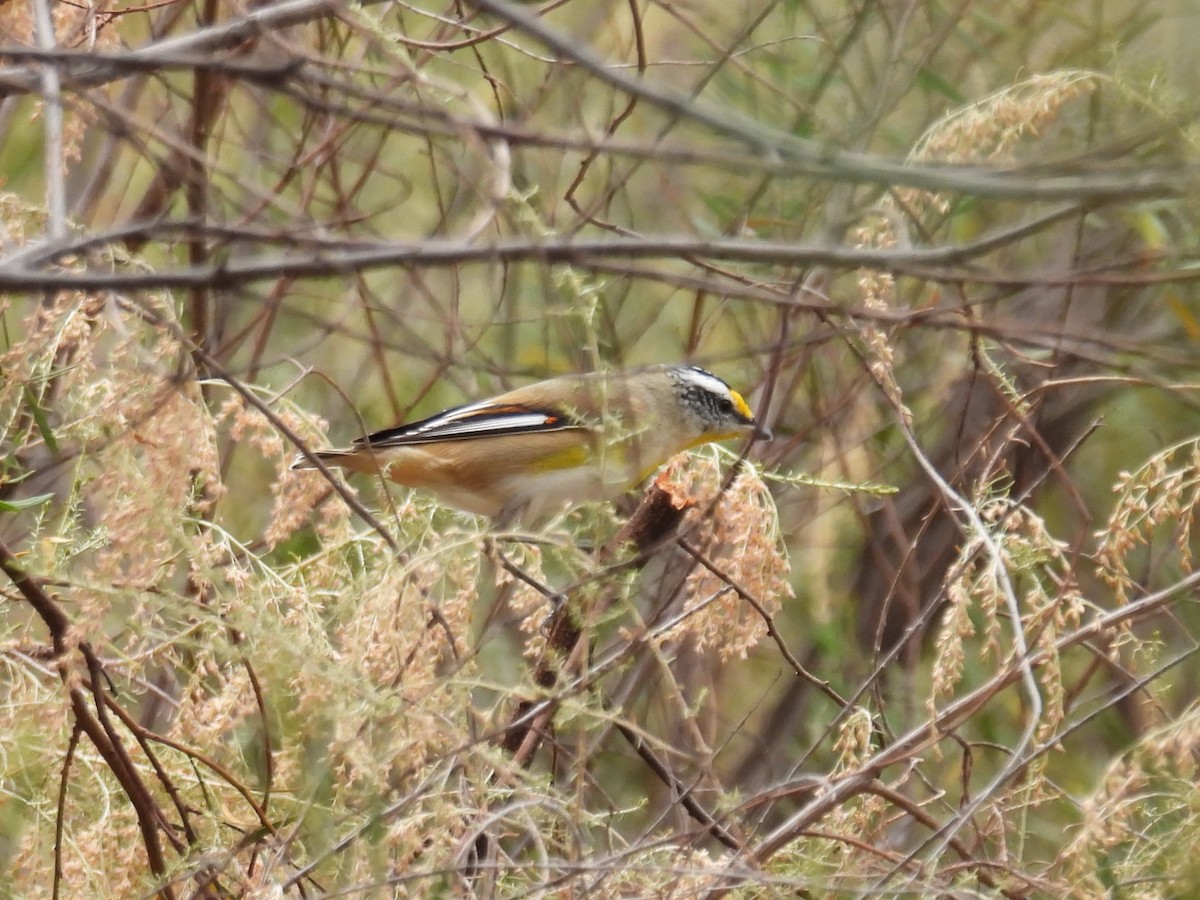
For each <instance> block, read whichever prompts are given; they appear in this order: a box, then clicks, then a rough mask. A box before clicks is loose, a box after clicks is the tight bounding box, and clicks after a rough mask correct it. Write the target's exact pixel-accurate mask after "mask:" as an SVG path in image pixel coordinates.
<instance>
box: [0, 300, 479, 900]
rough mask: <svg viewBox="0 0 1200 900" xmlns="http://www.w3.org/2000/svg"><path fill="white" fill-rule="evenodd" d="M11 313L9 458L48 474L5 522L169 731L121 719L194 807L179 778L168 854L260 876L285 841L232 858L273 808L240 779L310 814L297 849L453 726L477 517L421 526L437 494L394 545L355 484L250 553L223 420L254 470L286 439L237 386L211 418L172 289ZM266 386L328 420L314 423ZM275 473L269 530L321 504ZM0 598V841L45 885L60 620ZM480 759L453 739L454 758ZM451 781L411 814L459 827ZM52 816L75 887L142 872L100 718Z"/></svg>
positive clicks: (49, 865)
mask: <svg viewBox="0 0 1200 900" xmlns="http://www.w3.org/2000/svg"><path fill="white" fill-rule="evenodd" d="M16 312H17V310H15V309H14V308H13V305H11V304H10V305H9V306H8V307H7V308H6V310H5V313H4V314H5V316H6V317H7V322H8V327H9V332H10V334H12V335H15V336H16V337H17V338H18V340H16V341H15V342H14V343H13V345H12V346H11V347H10V348H9V349H8V350H7V351H6V352H4V353H3V354H2V355H0V370H2V371H3V372H4V378H3V379H2V380H0V427H2V429H3V432H2V433H3V438H4V441H5V442H6V447H7V448H9V449H10V450H11V452H10V454H9V455H8V457H7V459H6V463H7V468H6V471H5V475H6V477H8V478H13V477H16V476H21V475H29V476H30V477H34V478H36V479H37V481H36V488H32V489H31V492H32V491H33V490H36V491H40V492H48V493H51V494H53V499H52V500H50V501H48V502H46V503H45V504H43V505H42V506H41V507H38V508H36V509H34V510H30V511H28V512H24V513H20V514H19V516H20V518H19V519H16V518H15V517H14V516H13V515H12V514H10V515H9V517H8V518H7V520H6V527H9V528H10V530H11V529H14V528H17V527H18V522H19V523H20V526H21V527H24V528H26V529H27V530H28V533H29V536H28V537H27V538H26V539H25V540H24V541H23V546H24V547H27V548H28V549H27V550H26V551H25V552H24V554H23V556H22V565H23V566H24V567H26V569H27V571H29V572H30V573H31V574H32V575H34V576H35V577H37V578H38V579H39V580H40V581H42V582H44V583H46V584H48V585H54V586H55V587H54V600H55V602H57V603H58V604H59V605H60V606H61V608H62V610H63V612H64V614H65V615H66V616H67V617H68V618H69V620H70V623H71V633H72V636H73V639H74V640H75V641H87V642H88V644H89V645H90V646H91V647H92V648H93V649H94V651H95V652H96V653H97V654H98V656H99V658H100V659H102V660H103V665H104V669H105V674H106V676H107V678H108V679H111V681H112V684H113V685H114V686H115V690H114V691H111V692H108V691H107V686H106V688H105V689H106V692H107V693H109V696H110V698H111V700H112V703H113V704H115V705H117V706H120V707H121V708H122V709H123V710H125V711H126V712H127V713H128V715H129V716H130V717H131V718H132V719H133V720H134V721H137V720H139V718H142V719H143V724H144V725H145V726H146V727H149V728H151V729H152V730H155V731H158V732H161V733H162V734H163V735H164V737H165V738H167V739H169V740H170V741H171V743H170V744H169V745H168V744H163V743H158V742H157V741H156V740H150V741H148V742H147V743H146V744H145V745H144V746H143V745H141V744H139V743H138V742H137V741H136V740H135V739H134V737H133V734H132V733H131V731H130V730H128V729H127V728H124V727H122V726H120V725H119V723H118V725H117V731H118V734H119V739H120V740H121V742H122V743H123V745H124V747H125V749H126V751H127V752H128V753H129V755H130V758H131V760H132V761H133V764H134V766H135V767H137V770H138V771H139V772H140V773H141V777H142V778H143V779H144V781H145V782H146V783H147V785H148V786H149V789H150V791H151V796H152V798H153V800H154V802H157V803H159V804H161V806H162V809H163V811H164V813H163V814H164V816H165V817H166V819H167V820H170V821H171V822H172V824H171V825H170V826H169V827H170V828H171V829H174V830H175V831H178V830H179V826H178V825H177V824H175V823H176V821H177V820H178V818H179V813H178V812H177V811H176V806H175V804H176V803H178V804H179V805H180V807H181V808H183V809H186V810H187V811H188V812H187V819H188V823H189V828H190V829H191V834H192V835H193V837H192V838H191V845H190V847H189V846H188V845H187V844H181V845H179V847H177V850H176V853H177V855H175V856H173V857H172V858H173V859H175V860H176V861H178V862H180V863H181V864H186V865H190V863H183V858H184V857H185V856H187V854H189V853H193V852H194V853H200V852H203V851H204V849H205V848H216V849H217V850H218V851H219V853H220V854H221V859H222V863H221V864H222V865H223V866H226V869H225V872H226V875H227V876H228V877H231V878H236V877H239V876H237V875H235V874H234V873H237V872H241V873H242V874H243V875H246V877H247V878H248V879H249V878H250V875H249V869H243V868H242V865H243V863H245V864H247V865H250V864H253V865H254V866H255V868H254V872H253V879H251V880H261V879H262V877H263V867H264V866H266V868H268V869H270V867H271V865H273V864H278V865H281V866H282V863H280V862H279V861H278V860H276V861H274V862H271V861H270V860H267V861H265V862H264V861H263V860H262V858H261V857H259V858H258V861H257V862H255V861H254V859H252V857H251V856H250V855H249V854H247V856H246V857H245V859H244V860H243V859H237V858H229V857H228V854H229V853H230V852H231V851H230V848H231V847H232V846H233V845H234V844H235V843H236V841H232V842H231V840H230V835H236V834H246V833H250V832H252V831H254V830H255V829H259V828H261V827H262V823H261V821H260V820H259V817H258V815H257V813H256V812H255V811H254V809H253V808H252V806H251V805H250V803H249V801H248V799H247V798H258V802H263V803H268V802H269V810H268V815H269V817H270V819H271V820H272V821H275V822H284V821H288V822H294V823H296V824H295V831H294V833H293V836H292V840H294V841H295V847H296V848H297V849H296V850H295V852H293V853H292V854H291V855H290V858H291V859H293V860H294V859H296V858H297V857H298V856H300V855H302V852H301V850H300V849H298V848H300V847H302V846H304V845H305V844H306V842H309V841H311V842H312V846H313V847H321V846H323V845H324V843H323V842H326V841H327V838H328V830H329V828H330V823H329V821H328V820H326V819H325V818H324V817H325V816H327V815H328V814H329V812H330V811H331V810H332V809H333V808H334V807H335V806H336V807H337V808H338V809H340V810H341V811H342V812H341V813H340V815H341V816H345V815H346V814H347V812H348V811H351V810H363V809H368V808H370V807H371V806H372V804H375V805H378V804H379V803H380V802H384V801H385V800H386V799H387V798H391V797H395V796H396V794H397V792H403V791H404V790H406V789H410V788H411V786H412V785H413V784H414V783H415V782H416V781H419V780H420V779H422V778H424V777H426V776H427V773H428V772H429V771H430V769H431V767H435V766H436V765H437V764H438V761H439V760H440V759H441V757H442V755H443V754H445V753H446V751H447V750H448V749H450V748H453V747H458V746H460V745H461V743H462V740H463V735H464V734H466V733H468V732H469V726H468V724H467V720H468V718H469V715H470V712H469V711H470V696H469V685H470V684H471V683H472V678H473V675H472V669H471V666H472V660H471V645H470V634H471V625H470V617H471V603H472V600H473V599H474V597H475V594H476V585H475V581H476V578H477V576H478V572H477V565H478V559H479V548H478V544H477V539H474V538H471V539H468V538H464V539H463V540H461V541H453V540H446V539H445V536H444V535H433V534H431V533H429V532H428V529H427V522H428V517H427V516H408V517H402V518H401V520H400V525H401V527H402V535H401V538H402V542H403V544H404V548H405V551H406V552H405V553H404V554H403V558H398V557H397V555H396V553H395V552H394V551H393V550H392V548H391V547H390V546H389V545H388V544H387V543H386V542H385V541H384V540H383V539H382V538H381V537H380V536H379V535H377V534H374V533H370V532H368V533H352V532H351V531H350V520H349V517H348V515H347V514H346V513H345V511H344V504H340V503H330V504H325V507H328V508H329V509H330V510H333V511H335V512H333V513H330V514H329V517H328V518H326V519H325V520H324V521H323V522H318V525H317V532H318V540H319V541H321V542H322V543H321V546H320V549H319V551H318V552H316V553H314V554H312V555H311V556H310V557H308V558H306V559H304V560H303V561H302V562H293V563H288V562H287V561H281V560H279V559H271V558H269V557H265V556H260V555H257V552H258V551H252V550H251V549H250V545H251V544H252V543H253V538H255V537H256V535H255V534H254V533H253V532H250V533H248V534H247V535H246V536H245V537H243V538H239V537H238V536H237V531H238V530H239V528H240V527H241V526H242V524H243V523H244V520H245V514H244V506H245V504H246V501H245V496H246V494H245V492H244V488H243V491H242V492H241V493H239V492H238V491H231V492H230V493H229V494H228V495H226V493H225V482H223V480H222V478H223V474H222V471H221V467H220V466H219V465H218V433H219V431H220V430H221V429H224V430H225V432H226V434H228V435H229V436H230V437H231V438H233V440H234V443H232V444H228V445H227V446H231V447H233V446H237V448H238V451H237V452H238V453H239V454H240V455H241V456H242V457H243V463H244V465H239V466H235V467H234V469H235V471H234V472H232V473H231V475H232V476H233V477H241V476H242V475H247V476H248V477H250V478H251V482H250V483H252V484H257V485H265V484H268V483H270V472H271V471H272V470H274V469H280V468H285V467H286V460H287V457H288V456H290V453H289V451H288V450H287V448H285V447H284V446H283V444H282V443H281V442H280V441H279V439H278V438H277V436H276V435H275V434H274V433H273V432H272V430H271V428H270V427H269V426H268V425H267V424H265V423H266V420H265V418H263V416H262V415H261V414H260V413H259V412H257V411H256V410H254V409H252V408H250V407H248V406H247V405H246V404H245V403H243V402H242V401H241V400H240V399H239V400H234V401H230V402H228V403H226V404H225V407H224V409H223V411H222V414H221V416H220V419H219V421H218V420H217V419H215V418H214V417H213V416H211V415H210V413H209V412H208V409H207V406H206V403H205V402H204V398H203V397H202V396H201V393H200V390H199V388H198V386H197V383H196V381H195V379H194V377H191V369H190V355H189V353H188V352H187V350H186V348H185V347H184V346H183V345H182V344H181V342H180V341H179V339H178V337H177V336H178V334H179V328H178V326H177V324H176V320H175V318H174V314H173V310H172V307H171V305H170V303H168V302H167V298H165V297H157V296H154V295H142V296H139V297H136V298H118V297H116V296H112V295H89V294H80V293H72V292H62V293H60V294H58V295H57V296H56V297H55V298H54V301H53V302H47V303H39V302H36V301H30V302H28V304H27V308H26V309H24V310H21V312H22V313H23V315H22V316H20V317H18V316H17V315H16ZM214 389H217V388H215V386H214ZM275 405H276V407H277V408H278V410H279V414H280V415H281V416H283V418H284V419H285V421H287V422H288V423H289V424H290V425H291V426H292V427H293V428H294V429H296V430H297V431H298V432H299V433H300V434H302V435H304V436H305V437H306V438H311V439H313V440H315V441H318V440H320V431H321V429H320V427H319V423H316V422H313V421H310V420H307V419H303V418H301V417H299V416H298V415H297V414H296V413H295V412H294V411H293V410H289V409H288V408H287V407H286V406H285V405H282V404H281V403H280V402H279V401H278V400H276V401H275ZM247 450H253V451H254V453H247V452H246V451H247ZM307 481H311V479H307ZM318 481H319V480H318ZM244 483H245V482H243V484H244ZM286 484H287V483H286V482H284V485H285V486H284V487H282V488H278V489H277V490H276V491H275V500H276V503H275V510H274V512H273V514H272V519H271V523H270V525H269V528H268V530H269V532H270V533H271V534H272V536H273V540H274V541H279V540H283V539H284V538H286V537H287V536H288V535H289V534H291V533H292V532H293V531H294V530H295V528H296V527H297V526H298V524H299V517H298V515H297V510H302V511H303V512H304V513H310V512H311V502H310V501H308V500H307V499H306V498H304V497H298V496H297V495H296V494H294V493H288V489H287V487H286ZM15 496H16V497H18V498H19V496H20V495H19V494H18V495H15ZM234 498H236V500H237V502H233V501H234ZM10 533H11V531H10ZM0 613H2V616H0V635H2V637H0V640H2V645H0V646H2V648H3V650H4V651H5V652H4V653H2V654H0V661H2V665H3V676H2V677H3V694H2V697H3V701H2V702H0V733H2V734H4V735H5V741H4V745H5V751H4V755H5V762H6V766H5V775H6V779H17V781H6V784H10V783H11V784H14V785H15V784H16V783H17V782H19V783H20V793H21V796H22V797H23V799H22V800H21V802H20V803H19V804H17V805H16V806H14V807H13V809H14V812H13V813H12V815H13V816H14V817H15V818H13V819H11V820H10V821H12V822H14V823H15V828H16V830H15V832H13V833H14V834H15V835H17V836H18V837H17V839H16V840H15V841H14V847H13V849H12V851H11V852H10V854H9V856H8V865H9V870H10V871H12V872H16V873H19V879H18V881H17V882H15V883H13V884H10V885H8V886H7V888H8V889H11V890H12V891H13V895H14V896H37V895H39V893H40V892H42V891H43V889H44V888H45V887H46V886H47V885H49V884H51V883H52V881H53V867H54V860H55V851H54V846H55V835H56V822H58V821H59V820H60V816H59V814H58V811H57V808H56V804H57V800H56V798H57V797H58V794H59V779H60V777H61V773H62V766H63V759H64V754H65V752H66V748H67V747H68V746H70V745H71V744H72V739H71V730H72V728H71V725H72V716H71V713H70V709H69V707H68V706H67V704H66V703H64V695H63V686H62V683H61V682H60V680H59V678H58V675H57V672H56V671H55V668H54V665H55V664H53V663H47V662H45V661H44V660H43V659H42V657H41V656H40V653H41V652H42V650H43V648H44V646H45V642H46V631H45V628H44V627H43V626H41V625H40V624H39V623H38V622H37V620H36V619H35V618H33V617H31V616H30V615H29V614H28V609H27V608H26V606H25V605H24V604H21V603H6V604H3V606H2V607H0ZM72 659H76V657H75V656H72ZM71 664H72V665H74V666H75V668H74V669H73V670H72V674H71V678H70V683H71V684H76V685H78V684H82V683H83V681H84V678H85V674H86V673H83V672H81V671H80V670H79V663H78V662H77V661H76V662H73V663H71ZM152 707H158V711H156V712H154V713H151V708H152ZM110 715H113V716H115V713H110ZM151 753H152V754H153V755H154V761H153V763H152V762H151V759H150V754H151ZM481 755H486V754H481ZM471 758H472V757H471V754H469V753H465V754H461V755H460V756H459V757H458V765H459V767H460V768H459V770H460V771H465V770H466V769H467V768H469V767H470V766H471ZM268 759H269V764H268V762H267V760H268ZM167 784H169V785H170V787H171V793H170V794H168V792H167V790H166V787H165V785H167ZM263 798H269V800H267V799H263ZM460 804H461V799H460V798H459V797H457V796H456V795H455V793H454V792H453V791H449V792H445V793H443V792H437V791H431V792H430V793H429V794H428V795H427V796H425V797H423V798H422V803H421V805H420V809H419V810H417V811H415V812H414V814H419V815H421V816H422V817H424V818H425V820H426V821H427V822H429V823H430V827H431V828H433V829H434V830H437V829H438V828H443V829H444V828H446V827H448V826H449V824H451V823H454V824H456V825H458V824H460V823H461V810H460ZM346 825H347V823H346V822H345V821H344V820H342V819H339V820H338V821H336V822H335V823H333V827H343V826H346ZM61 826H62V831H61V833H62V839H63V844H62V846H63V850H62V870H63V872H64V874H65V875H66V876H68V877H69V878H70V879H71V880H70V884H71V885H72V892H73V893H74V895H77V896H140V895H142V894H144V893H146V892H147V890H148V886H149V885H150V884H151V883H152V878H151V876H150V873H149V869H148V866H147V855H146V849H145V844H144V841H143V839H142V834H141V832H140V831H139V826H138V822H137V818H136V816H135V815H134V813H133V807H132V806H131V804H130V800H129V798H128V797H127V796H126V794H125V793H124V791H123V790H122V788H121V786H120V785H119V784H118V783H117V780H116V779H115V778H114V777H113V773H112V769H111V768H110V765H109V762H108V761H107V760H106V759H105V758H103V757H102V756H101V755H100V754H99V753H98V752H97V751H96V749H95V747H94V746H93V744H92V743H90V742H89V741H88V740H86V739H85V740H83V741H80V742H79V744H78V746H77V747H75V750H74V754H73V758H72V763H71V768H70V773H69V777H68V779H67V782H66V784H65V794H64V806H63V812H62V815H61ZM173 833H174V832H173ZM180 833H182V832H180ZM397 834H398V835H401V836H403V835H404V834H405V832H403V831H398V832H397ZM164 842H166V840H165V839H164ZM166 843H167V848H168V851H170V849H171V842H166ZM356 850H361V851H362V852H361V853H350V854H347V855H346V856H345V857H344V858H343V859H342V860H340V863H341V864H343V865H344V866H345V867H346V871H347V872H348V873H350V876H351V877H359V878H362V879H367V878H369V877H371V875H372V873H373V872H374V867H375V866H376V863H375V862H373V861H372V860H374V859H376V854H377V853H378V852H380V851H379V850H378V848H376V847H374V845H370V844H368V843H363V844H361V845H359V846H358V847H356ZM420 850H421V846H420V845H419V844H418V845H416V846H414V845H412V844H404V845H399V844H397V845H393V847H392V849H391V851H384V852H385V853H386V852H393V851H394V853H395V854H397V855H399V856H402V857H403V856H406V855H409V854H412V853H414V852H419V851H420ZM234 857H236V853H235V854H234ZM282 858H283V857H281V859H282ZM360 866H361V869H359V868H358V867H360ZM355 873H357V874H355ZM285 874H288V870H287V869H286V867H284V868H280V869H278V870H276V871H274V875H277V876H282V875H285ZM269 881H270V879H269V878H268V879H267V882H269ZM267 882H263V883H267Z"/></svg>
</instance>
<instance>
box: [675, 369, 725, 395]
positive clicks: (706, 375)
mask: <svg viewBox="0 0 1200 900" xmlns="http://www.w3.org/2000/svg"><path fill="white" fill-rule="evenodd" d="M683 377H684V378H685V379H687V380H688V381H690V382H691V383H692V384H694V385H696V386H697V387H699V388H701V389H703V390H706V391H709V392H710V393H713V394H719V395H721V396H722V397H728V396H729V385H727V384H726V383H725V382H724V381H722V380H721V379H720V378H718V377H717V376H716V375H713V374H712V373H711V372H705V371H704V370H703V369H684V370H683Z"/></svg>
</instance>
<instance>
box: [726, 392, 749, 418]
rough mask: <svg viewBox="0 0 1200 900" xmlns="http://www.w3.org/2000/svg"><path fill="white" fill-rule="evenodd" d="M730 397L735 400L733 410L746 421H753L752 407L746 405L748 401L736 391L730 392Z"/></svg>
mask: <svg viewBox="0 0 1200 900" xmlns="http://www.w3.org/2000/svg"><path fill="white" fill-rule="evenodd" d="M729 396H730V397H732V398H733V408H734V409H736V410H737V413H738V415H739V416H742V417H743V418H746V419H753V418H754V413H752V412H750V405H749V404H748V403H746V399H745V398H744V397H743V396H742V395H741V394H739V393H738V392H737V391H735V390H730V391H729Z"/></svg>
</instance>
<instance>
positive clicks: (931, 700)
mask: <svg viewBox="0 0 1200 900" xmlns="http://www.w3.org/2000/svg"><path fill="white" fill-rule="evenodd" d="M981 512H982V519H983V521H984V522H985V523H987V525H988V527H989V529H991V538H992V541H993V542H994V544H995V545H996V546H997V547H998V548H999V551H1000V559H999V560H995V559H992V558H991V557H990V556H989V555H988V552H987V549H986V548H985V547H984V545H983V541H982V540H981V539H979V538H976V539H975V540H972V541H967V542H966V543H964V545H963V547H962V548H961V549H960V551H959V558H958V561H957V562H956V563H955V564H954V565H953V566H951V568H950V569H949V571H948V573H947V584H946V597H947V608H946V611H945V614H944V617H943V620H942V624H941V627H940V629H939V630H938V634H937V637H936V638H935V640H934V649H935V654H936V655H935V659H934V665H933V675H932V687H931V691H930V696H929V697H928V699H927V701H926V703H927V708H928V710H929V713H930V715H931V716H932V715H934V713H935V710H936V701H937V698H938V697H940V696H945V695H948V694H950V693H952V692H953V690H954V689H955V688H956V687H957V686H958V684H959V683H960V682H961V681H962V678H963V671H964V666H965V665H966V660H967V657H968V654H969V653H976V654H977V655H978V658H979V659H981V660H982V659H983V658H984V657H986V656H987V655H989V654H990V655H992V656H993V657H994V658H995V660H996V662H997V663H998V664H1001V665H1005V666H1009V665H1013V664H1014V663H1015V661H1014V660H1013V659H1012V658H1011V654H1008V655H1006V654H1005V651H1004V650H1003V647H1004V642H1003V641H1002V638H1001V634H1002V629H1003V626H1002V620H1003V618H1004V617H1005V616H1006V614H1007V608H1006V604H1005V601H1004V596H1003V591H1004V588H1003V586H1002V585H1001V583H1000V580H999V572H998V569H997V566H1003V567H1004V569H1005V570H1006V571H1008V572H1009V573H1010V575H1012V576H1013V577H1014V578H1015V579H1016V580H1015V583H1014V585H1013V586H1014V588H1015V589H1016V590H1017V591H1018V592H1019V606H1020V609H1021V620H1020V622H1019V623H1016V624H1015V625H1013V623H1010V625H1009V627H1018V628H1020V629H1021V631H1022V634H1023V635H1024V636H1025V640H1026V643H1027V645H1028V648H1029V652H1030V653H1031V654H1033V653H1038V652H1039V651H1040V652H1041V654H1042V657H1041V659H1042V661H1041V665H1040V666H1039V667H1038V668H1037V669H1036V674H1037V678H1038V682H1039V685H1040V687H1041V690H1042V699H1043V704H1044V705H1043V711H1042V719H1041V721H1040V722H1039V730H1038V736H1039V738H1041V739H1046V738H1048V737H1049V736H1050V735H1051V734H1052V733H1053V732H1054V731H1055V730H1056V729H1057V728H1058V726H1059V725H1060V724H1061V723H1062V719H1063V715H1064V708H1063V702H1064V674H1063V671H1062V665H1061V661H1060V659H1059V654H1058V652H1057V649H1056V643H1057V640H1058V638H1059V637H1061V636H1062V635H1064V634H1066V633H1068V632H1069V631H1071V630H1073V629H1075V628H1077V627H1078V626H1079V624H1080V622H1081V621H1082V618H1083V614H1084V612H1085V611H1086V610H1087V608H1088V604H1087V603H1086V601H1085V600H1084V598H1083V595H1082V593H1081V592H1080V590H1079V588H1078V585H1077V584H1076V580H1075V575H1074V571H1073V567H1072V564H1071V560H1070V559H1069V557H1068V548H1067V546H1066V544H1064V543H1063V542H1062V541H1059V540H1057V539H1055V538H1054V537H1053V536H1052V535H1051V534H1050V532H1049V530H1048V529H1047V527H1046V523H1045V521H1044V520H1043V519H1041V518H1040V517H1039V516H1037V515H1036V514H1035V513H1033V512H1032V511H1031V510H1030V509H1028V508H1026V507H1023V506H1019V505H1016V504H1013V503H1010V502H1008V501H1005V500H991V501H987V502H985V503H983V504H982V508H981ZM973 612H974V614H975V615H977V616H978V618H979V619H980V620H981V623H982V628H983V639H982V642H981V643H980V644H979V645H978V647H974V646H971V645H970V644H969V643H968V639H969V638H971V637H973V636H974V635H975V634H976V627H977V626H976V624H975V622H974V621H973V620H972V617H971V616H972V613H973Z"/></svg>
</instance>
